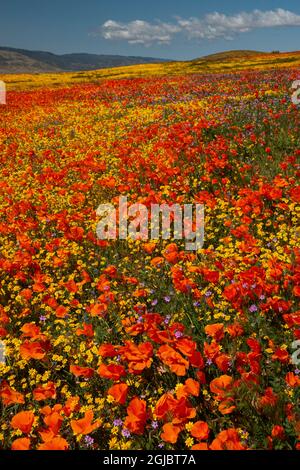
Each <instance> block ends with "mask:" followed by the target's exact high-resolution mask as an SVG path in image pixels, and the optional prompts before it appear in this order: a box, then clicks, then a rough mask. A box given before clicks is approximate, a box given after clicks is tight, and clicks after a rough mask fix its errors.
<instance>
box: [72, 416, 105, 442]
mask: <svg viewBox="0 0 300 470" xmlns="http://www.w3.org/2000/svg"><path fill="white" fill-rule="evenodd" d="M93 419H94V412H93V411H92V410H88V411H86V412H85V413H84V418H82V419H77V420H75V419H72V420H71V428H72V430H73V433H74V434H75V436H77V435H78V434H84V435H86V434H90V433H92V432H93V431H95V429H97V428H99V426H100V424H101V423H100V421H99V420H96V421H95V422H94V423H93V424H92V421H93Z"/></svg>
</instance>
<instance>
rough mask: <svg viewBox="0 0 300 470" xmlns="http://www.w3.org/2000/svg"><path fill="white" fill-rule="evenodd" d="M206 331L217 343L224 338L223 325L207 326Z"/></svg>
mask: <svg viewBox="0 0 300 470" xmlns="http://www.w3.org/2000/svg"><path fill="white" fill-rule="evenodd" d="M204 330H205V333H206V334H207V335H208V336H211V337H212V338H214V340H215V341H217V342H219V341H221V340H222V339H223V338H224V324H223V323H214V324H213V325H207V326H206V327H205V328H204Z"/></svg>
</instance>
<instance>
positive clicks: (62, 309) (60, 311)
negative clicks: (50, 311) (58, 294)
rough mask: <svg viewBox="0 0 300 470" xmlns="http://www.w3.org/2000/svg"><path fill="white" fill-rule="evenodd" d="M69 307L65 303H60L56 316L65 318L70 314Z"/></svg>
mask: <svg viewBox="0 0 300 470" xmlns="http://www.w3.org/2000/svg"><path fill="white" fill-rule="evenodd" d="M68 310H69V309H68V308H67V307H64V306H63V305H59V307H57V309H56V310H55V316H56V317H57V318H65V317H66V316H67V315H68Z"/></svg>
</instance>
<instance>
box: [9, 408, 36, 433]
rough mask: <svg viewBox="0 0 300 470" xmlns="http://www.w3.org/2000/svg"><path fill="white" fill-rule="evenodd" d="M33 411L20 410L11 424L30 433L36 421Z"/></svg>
mask: <svg viewBox="0 0 300 470" xmlns="http://www.w3.org/2000/svg"><path fill="white" fill-rule="evenodd" d="M34 418H35V416H34V413H33V411H20V413H17V414H16V415H15V416H14V417H13V418H12V420H11V422H10V424H11V426H12V427H13V428H14V429H19V430H20V431H22V432H23V433H24V434H29V433H30V431H31V428H32V425H33V422H34Z"/></svg>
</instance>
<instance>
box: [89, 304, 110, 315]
mask: <svg viewBox="0 0 300 470" xmlns="http://www.w3.org/2000/svg"><path fill="white" fill-rule="evenodd" d="M89 310H90V313H91V315H92V317H97V316H99V315H102V314H103V313H104V312H106V310H107V305H106V304H104V303H99V302H96V303H95V304H93V305H92V306H91V307H90V309H89Z"/></svg>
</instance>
